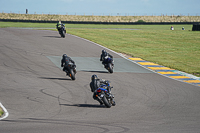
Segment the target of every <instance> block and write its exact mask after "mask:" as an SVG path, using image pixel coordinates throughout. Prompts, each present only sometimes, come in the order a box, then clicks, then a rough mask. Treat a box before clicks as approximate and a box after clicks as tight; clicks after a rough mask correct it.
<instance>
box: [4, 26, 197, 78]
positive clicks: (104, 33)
mask: <svg viewBox="0 0 200 133" xmlns="http://www.w3.org/2000/svg"><path fill="white" fill-rule="evenodd" d="M173 26H174V28H175V30H174V31H171V30H170V27H171V25H84V24H66V28H67V33H69V34H73V35H77V36H80V37H82V38H86V39H88V40H91V41H93V42H96V43H98V44H101V45H103V46H105V47H108V48H110V49H112V50H114V51H116V52H119V53H125V54H128V55H131V56H133V57H140V58H142V59H144V60H147V61H151V62H154V63H157V64H160V65H163V66H166V67H170V68H173V69H176V70H180V71H184V72H187V73H190V74H194V75H196V76H200V32H199V31H191V30H192V25H173ZM0 27H49V28H53V27H55V24H35V23H11V22H7V23H4V22H0ZM182 27H185V30H184V31H183V30H181V28H182ZM107 28H109V29H107ZM115 28H119V29H115ZM122 29H127V30H122ZM128 29H137V30H128ZM55 30H56V29H55ZM66 41H67V40H66ZM80 45H81V44H80Z"/></svg>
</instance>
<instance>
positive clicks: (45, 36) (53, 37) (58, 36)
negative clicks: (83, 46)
mask: <svg viewBox="0 0 200 133" xmlns="http://www.w3.org/2000/svg"><path fill="white" fill-rule="evenodd" d="M43 37H49V38H61V37H59V36H43Z"/></svg>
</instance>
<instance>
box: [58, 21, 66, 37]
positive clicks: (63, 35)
mask: <svg viewBox="0 0 200 133" xmlns="http://www.w3.org/2000/svg"><path fill="white" fill-rule="evenodd" d="M58 32H59V34H60V36H61V37H63V38H65V34H66V29H65V25H64V24H61V27H60V29H59V30H58Z"/></svg>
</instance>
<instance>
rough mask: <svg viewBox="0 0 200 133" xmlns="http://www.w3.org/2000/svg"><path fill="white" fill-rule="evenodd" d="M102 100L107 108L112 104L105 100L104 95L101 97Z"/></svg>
mask: <svg viewBox="0 0 200 133" xmlns="http://www.w3.org/2000/svg"><path fill="white" fill-rule="evenodd" d="M102 101H103V103H104V104H105V106H106V107H107V108H110V107H111V106H112V104H111V103H109V102H108V100H107V98H106V97H105V96H104V97H102Z"/></svg>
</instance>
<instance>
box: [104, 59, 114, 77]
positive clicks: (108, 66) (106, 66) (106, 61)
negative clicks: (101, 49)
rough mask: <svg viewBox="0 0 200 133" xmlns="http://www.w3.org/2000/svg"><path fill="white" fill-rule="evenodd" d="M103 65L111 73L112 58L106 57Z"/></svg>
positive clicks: (112, 66)
mask: <svg viewBox="0 0 200 133" xmlns="http://www.w3.org/2000/svg"><path fill="white" fill-rule="evenodd" d="M104 67H105V68H106V69H107V70H108V71H109V72H110V73H113V68H114V60H113V59H112V58H110V57H106V58H105V60H104Z"/></svg>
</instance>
